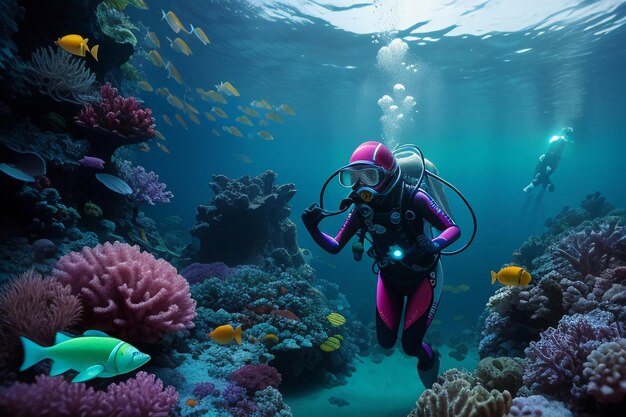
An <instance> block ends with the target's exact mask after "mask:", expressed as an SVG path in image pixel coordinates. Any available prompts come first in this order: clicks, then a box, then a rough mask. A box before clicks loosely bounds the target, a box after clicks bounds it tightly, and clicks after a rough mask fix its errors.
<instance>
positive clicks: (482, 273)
mask: <svg viewBox="0 0 626 417" xmlns="http://www.w3.org/2000/svg"><path fill="white" fill-rule="evenodd" d="M331 3H332V2H331ZM331 3H325V4H318V3H316V2H305V1H302V2H298V1H294V2H289V1H282V2H264V1H258V2H257V1H250V2H245V1H201V2H191V1H189V2H177V3H176V4H175V5H173V4H171V3H170V2H165V1H155V2H153V3H152V4H151V6H150V10H131V11H130V14H131V17H132V18H133V21H141V22H142V23H143V24H144V25H145V26H147V27H149V28H150V29H151V30H153V31H155V33H157V34H158V35H162V36H161V41H162V42H163V43H165V39H164V37H165V36H166V35H167V36H170V35H173V33H171V30H170V29H169V27H167V25H166V23H165V22H164V21H162V20H160V17H161V11H160V9H161V8H164V9H165V10H170V9H171V10H173V11H174V12H176V14H177V15H178V16H179V18H180V19H181V20H182V21H184V22H193V24H194V25H195V26H201V27H202V28H204V30H205V32H206V33H207V35H208V37H209V38H210V40H211V44H210V45H209V46H208V47H204V48H203V47H200V46H198V45H199V43H197V42H196V43H192V42H190V45H193V47H192V50H193V51H194V54H193V55H192V56H190V57H186V56H183V55H182V54H180V53H177V52H175V51H173V50H170V51H168V49H167V46H166V47H165V48H162V49H161V52H162V53H163V55H164V57H166V58H167V59H171V60H172V62H173V63H175V64H176V65H177V67H178V68H179V70H180V72H181V74H182V76H183V78H184V80H185V86H179V85H177V84H176V83H175V82H174V81H173V80H172V79H169V80H168V79H166V74H165V73H164V71H163V70H161V69H157V68H155V67H153V66H152V64H151V63H149V62H148V61H145V62H143V63H141V62H140V65H142V68H143V70H144V71H145V76H146V79H147V80H148V81H149V82H150V83H151V84H152V85H153V86H154V87H155V88H156V87H161V86H164V87H167V88H169V89H170V91H172V93H176V92H178V94H179V96H181V97H182V96H183V94H184V89H185V88H190V89H191V90H193V89H195V87H197V86H198V87H201V88H204V89H209V88H210V87H212V86H214V85H215V84H219V83H220V82H222V81H230V82H231V83H232V84H233V85H234V86H236V88H237V89H238V90H239V91H240V93H241V97H240V100H232V101H231V102H230V103H229V104H228V105H225V106H223V109H224V110H225V111H226V112H227V113H229V114H233V113H236V112H237V110H236V106H237V105H239V104H243V105H248V104H249V103H250V102H251V101H252V100H261V99H266V100H267V101H268V102H270V103H272V104H274V103H276V104H278V103H288V104H289V105H290V106H292V107H293V109H294V110H295V111H296V113H297V116H295V117H290V116H284V119H285V123H284V124H283V125H277V124H275V123H272V125H271V126H270V128H271V129H269V128H268V130H269V131H270V132H271V134H272V135H273V136H274V140H273V141H271V142H267V141H263V140H260V138H258V137H256V138H255V139H254V140H250V139H248V138H237V137H233V136H230V135H228V134H227V133H225V132H223V131H222V130H221V129H220V126H221V124H224V123H221V124H220V122H221V120H218V122H217V123H216V124H215V123H214V124H211V123H207V122H206V120H202V124H201V125H200V126H195V125H194V124H193V123H188V124H189V130H188V131H185V130H183V129H181V128H180V127H179V126H178V125H176V124H175V125H174V127H173V128H172V127H169V126H167V125H164V124H163V123H160V124H159V129H160V130H161V131H162V132H163V133H164V134H165V135H166V137H167V138H168V142H167V145H168V146H169V147H170V150H171V151H172V153H171V154H170V155H165V154H162V153H159V152H151V153H148V154H145V155H141V161H142V162H143V163H144V164H145V165H146V166H147V167H150V168H152V169H154V170H155V171H158V172H159V173H160V175H161V178H162V179H163V180H164V182H166V183H167V184H168V186H169V187H170V188H171V189H172V190H173V192H174V194H175V196H176V197H175V198H174V199H173V201H172V203H171V204H169V205H166V206H161V207H158V208H155V209H154V213H155V215H169V214H176V215H178V216H181V217H183V218H184V220H185V222H186V223H188V224H192V223H193V215H194V208H195V207H196V206H197V205H198V204H200V203H203V202H206V201H207V199H208V198H209V197H210V195H211V192H210V190H209V189H208V187H207V182H208V181H209V180H210V178H211V175H212V174H224V175H227V176H235V177H236V176H242V175H257V174H259V173H260V172H262V171H263V170H266V169H272V170H274V171H276V172H277V173H278V175H279V177H278V182H279V183H287V182H293V183H295V184H296V186H297V189H298V192H297V194H296V196H295V197H294V198H293V200H292V207H293V213H292V219H293V220H294V221H295V222H296V223H297V224H298V227H299V233H298V241H299V243H300V245H301V246H302V247H305V248H310V249H311V250H312V251H313V254H314V255H315V260H314V261H313V262H314V264H315V267H316V269H318V271H319V272H320V274H323V276H324V277H327V278H329V279H331V280H333V281H335V282H337V283H338V284H339V285H340V287H341V288H342V290H343V291H344V292H345V293H346V294H347V295H348V298H349V301H350V303H351V304H352V307H353V308H354V309H355V310H356V311H357V312H359V315H360V316H362V318H363V319H367V318H368V317H369V316H371V315H373V312H374V306H373V299H374V298H373V297H374V291H375V276H374V275H373V274H372V273H371V271H370V263H369V261H363V262H361V263H359V264H357V263H354V262H353V261H352V255H351V253H349V250H345V251H344V252H343V253H341V254H339V255H337V256H332V255H329V254H326V253H325V252H324V251H322V250H321V249H319V248H317V247H316V245H315V244H314V242H312V240H311V239H310V237H309V236H308V234H307V233H306V231H305V230H304V228H303V227H302V224H301V223H300V221H299V215H300V213H301V212H302V211H303V210H304V209H305V208H306V207H307V206H308V205H309V204H310V203H312V202H316V201H318V200H319V190H320V188H321V186H322V184H323V182H324V181H325V179H326V178H327V177H328V176H329V175H330V174H332V173H333V172H334V171H335V170H336V169H337V168H339V167H341V166H343V165H345V164H346V163H347V162H348V159H349V156H350V154H351V153H352V151H353V150H354V148H355V147H356V146H357V145H358V144H360V143H362V142H364V141H366V140H383V141H385V140H387V141H389V140H391V139H393V140H395V141H396V142H397V143H414V144H417V145H418V146H420V148H421V149H422V150H423V151H424V154H425V156H426V157H427V158H429V159H430V160H432V161H434V163H435V164H436V165H437V167H438V168H439V170H440V173H441V175H442V176H443V177H444V178H446V179H447V180H448V181H450V182H452V183H453V184H454V185H455V186H456V187H458V188H459V189H460V190H461V191H462V192H463V194H464V195H465V196H466V198H467V199H468V201H469V202H470V203H471V205H472V207H473V208H474V210H475V212H476V216H477V219H478V232H477V234H476V239H475V241H474V243H473V245H472V246H471V248H470V249H469V250H467V251H465V252H464V253H462V254H460V255H457V256H454V257H450V258H447V259H445V261H444V266H445V270H446V274H445V280H446V283H448V284H451V285H458V284H462V283H464V284H467V285H469V286H470V287H471V288H472V290H471V294H472V296H471V299H469V300H468V299H467V294H460V295H452V294H446V295H444V299H443V302H442V304H441V307H440V310H439V313H438V318H439V319H441V320H442V321H443V322H445V323H446V326H448V325H451V326H453V327H456V326H460V327H462V328H464V327H467V326H473V325H474V322H475V320H476V319H477V317H478V315H479V314H480V313H481V312H482V310H483V307H484V302H485V301H486V299H487V298H488V297H489V295H490V294H492V292H493V290H494V288H493V287H492V286H491V285H490V282H489V271H490V270H496V271H497V270H498V269H499V268H500V266H502V265H503V264H505V263H508V262H510V257H511V253H512V251H513V250H515V249H516V248H518V247H519V246H521V244H522V243H523V241H524V240H525V239H526V238H527V237H528V236H529V235H531V234H540V233H541V232H543V230H544V222H545V221H546V219H547V218H549V217H553V216H554V215H556V214H557V213H558V212H559V211H560V210H561V208H562V207H564V206H577V205H578V203H579V202H580V201H581V200H582V199H583V198H584V197H585V195H587V194H588V193H591V192H595V191H600V192H601V193H602V194H603V195H605V196H606V198H607V199H608V201H610V202H611V203H613V204H614V205H616V206H617V207H623V206H624V204H626V194H625V193H624V188H623V187H624V186H623V184H622V177H623V175H622V173H623V167H622V164H623V157H624V151H625V149H626V145H624V142H623V115H624V105H623V97H624V96H625V93H626V77H624V74H625V72H626V69H625V68H624V62H626V46H625V44H624V40H625V39H626V32H624V28H623V27H622V24H623V23H624V19H625V17H626V8H625V6H624V5H623V4H621V3H620V2H610V1H599V2H575V1H574V2H571V1H570V2H568V1H563V2H556V3H555V4H550V5H549V6H547V5H546V6H545V7H540V3H541V2H536V4H535V3H533V4H532V6H536V10H535V12H533V10H534V9H533V7H532V6H531V5H529V6H528V7H523V8H521V6H518V5H517V4H516V3H515V2H504V4H501V5H493V4H491V2H486V3H484V4H482V3H480V4H479V3H477V2H476V4H475V5H472V2H452V3H450V4H448V5H447V6H445V7H442V8H441V9H438V8H434V9H433V10H434V11H430V10H429V6H431V5H430V4H429V3H426V4H425V6H424V9H425V13H426V14H422V13H420V10H419V7H422V6H418V5H415V6H411V5H408V4H405V5H403V2H399V1H390V2H384V1H381V2H373V3H358V2H350V1H345V2H336V3H337V4H335V5H333V4H331ZM433 7H434V6H433ZM413 9H415V10H413ZM459 9H462V11H459ZM429 11H430V12H431V15H429V14H428V12H429ZM411 18H412V19H413V20H410V19H411ZM455 19H456V20H455ZM353 27H358V28H359V29H353V31H351V29H352V28H353ZM429 27H432V28H433V30H431V31H429V30H428V28H429ZM378 28H383V29H384V30H383V31H378V30H377V29H378ZM396 38H398V39H402V40H403V42H404V43H405V46H406V52H405V53H397V54H396V55H393V53H392V54H391V56H390V57H387V58H386V60H383V62H381V61H380V59H377V56H378V54H379V51H380V50H381V48H383V47H387V46H389V45H390V43H391V41H392V40H393V39H396ZM192 40H193V39H192ZM394 53H395V52H394ZM397 83H401V84H403V85H404V86H405V88H406V94H407V95H412V96H414V97H415V101H416V106H415V112H413V113H412V114H411V115H410V116H411V118H412V119H413V120H412V123H407V124H405V125H402V126H398V127H396V128H395V130H394V132H393V138H390V137H384V136H383V134H384V125H383V122H381V121H380V118H381V116H382V115H383V113H382V111H381V109H380V107H379V106H378V104H377V101H378V100H379V99H380V98H381V97H382V96H383V95H385V94H387V95H393V86H394V85H395V84H397ZM142 98H143V99H144V100H145V101H146V103H147V104H148V105H150V106H151V107H152V108H153V109H154V111H155V113H156V114H159V113H160V112H167V113H171V111H172V108H171V107H170V106H169V105H168V104H167V103H166V102H165V100H164V99H163V98H162V97H155V96H154V95H152V94H150V93H144V94H142ZM193 103H194V105H197V107H199V108H200V107H202V105H205V104H207V103H204V102H199V101H198V100H197V99H196V101H194V102H193ZM204 107H206V109H205V111H206V110H208V109H209V108H210V105H209V106H206V105H205V106H204ZM157 118H158V116H157ZM174 123H176V122H174ZM566 126H571V127H572V128H573V129H574V132H575V133H574V143H573V144H570V145H568V146H567V149H566V150H565V152H564V155H563V160H562V162H561V164H560V166H559V167H558V171H557V172H555V174H554V175H553V177H552V178H553V180H554V183H555V185H556V191H555V192H554V193H545V195H544V196H543V198H542V199H541V200H540V199H539V198H538V197H537V196H533V197H532V199H529V198H527V196H525V195H524V193H523V192H522V191H521V189H522V187H524V186H525V185H526V184H528V182H529V181H530V180H531V179H532V175H533V170H534V167H535V164H536V162H537V159H538V157H539V155H541V154H542V153H543V152H545V150H546V149H547V146H548V141H549V139H550V137H551V136H552V135H554V134H556V133H558V132H559V131H560V129H562V128H563V127H566ZM214 127H217V129H218V131H220V133H222V136H220V137H215V136H213V135H212V134H211V133H210V132H209V131H210V129H211V128H214ZM234 153H242V154H245V155H248V156H249V157H250V159H251V160H252V163H250V164H245V163H243V162H241V161H240V160H238V159H236V158H235V157H234V156H233V154H234ZM333 184H334V183H333ZM344 194H345V190H342V189H341V187H339V186H338V185H337V186H334V187H332V186H331V188H330V190H329V194H328V196H329V203H328V204H338V202H339V201H340V199H341V198H343V197H344ZM448 196H449V198H450V199H451V200H452V205H453V212H454V214H455V217H456V219H457V221H458V223H459V225H460V227H461V229H462V233H463V237H462V238H461V241H463V239H467V238H468V237H469V235H470V233H471V229H472V224H471V220H470V217H469V215H468V214H467V210H466V208H465V207H464V206H463V204H462V203H461V202H460V200H459V199H458V198H456V197H455V196H454V195H453V194H452V193H450V192H449V191H448ZM332 200H334V201H333V202H332V203H330V201H332ZM340 217H341V216H340ZM342 221H343V219H341V218H337V219H332V218H331V219H328V220H326V221H325V222H324V223H322V230H324V231H326V232H328V233H329V234H331V233H333V232H335V231H336V230H338V229H339V227H340V224H341V222H342ZM457 246H459V245H457ZM455 298H457V299H455ZM458 315H463V316H465V319H464V320H463V321H462V322H455V321H452V317H453V316H458Z"/></svg>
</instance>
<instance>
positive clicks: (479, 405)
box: [408, 368, 511, 417]
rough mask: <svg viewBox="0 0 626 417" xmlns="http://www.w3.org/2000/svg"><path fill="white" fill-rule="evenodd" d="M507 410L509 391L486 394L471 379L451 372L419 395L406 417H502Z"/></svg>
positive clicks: (509, 401) (446, 373) (471, 377)
mask: <svg viewBox="0 0 626 417" xmlns="http://www.w3.org/2000/svg"><path fill="white" fill-rule="evenodd" d="M510 408H511V394H509V392H508V391H506V390H505V391H503V392H500V391H497V390H491V391H488V390H487V389H485V388H484V387H483V386H481V385H480V384H477V383H476V380H475V378H474V377H473V376H472V375H470V374H468V373H463V372H460V371H459V370H457V369H455V368H453V369H450V370H448V371H446V372H445V373H444V374H443V375H442V376H440V377H439V378H438V382H437V383H435V384H434V385H433V387H432V388H431V389H427V390H425V391H424V392H423V393H422V395H421V396H420V398H419V399H418V400H417V408H415V409H414V410H413V411H411V413H409V416H408V417H503V416H504V415H506V414H507V413H508V412H509V409H510Z"/></svg>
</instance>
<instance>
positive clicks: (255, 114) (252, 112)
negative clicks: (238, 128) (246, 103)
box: [243, 107, 261, 117]
mask: <svg viewBox="0 0 626 417" xmlns="http://www.w3.org/2000/svg"><path fill="white" fill-rule="evenodd" d="M243 111H245V112H246V114H247V115H248V116H252V117H261V115H260V114H259V112H258V111H256V110H254V109H251V108H250V107H244V109H243Z"/></svg>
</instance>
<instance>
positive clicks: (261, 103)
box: [250, 99, 272, 110]
mask: <svg viewBox="0 0 626 417" xmlns="http://www.w3.org/2000/svg"><path fill="white" fill-rule="evenodd" d="M250 105H251V106H253V107H258V108H259V109H265V110H272V106H271V105H270V103H268V102H267V101H265V99H263V100H261V101H258V100H254V101H253V102H252V103H250Z"/></svg>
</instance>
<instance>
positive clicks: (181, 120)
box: [174, 113, 189, 130]
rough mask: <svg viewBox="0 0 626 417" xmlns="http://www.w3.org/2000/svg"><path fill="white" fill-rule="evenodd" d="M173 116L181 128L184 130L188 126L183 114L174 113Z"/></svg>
mask: <svg viewBox="0 0 626 417" xmlns="http://www.w3.org/2000/svg"><path fill="white" fill-rule="evenodd" d="M174 117H175V118H176V120H177V121H178V123H180V125H181V126H182V127H183V129H185V130H187V129H189V126H187V123H186V122H185V119H183V116H181V115H180V114H178V113H176V114H175V115H174Z"/></svg>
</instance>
